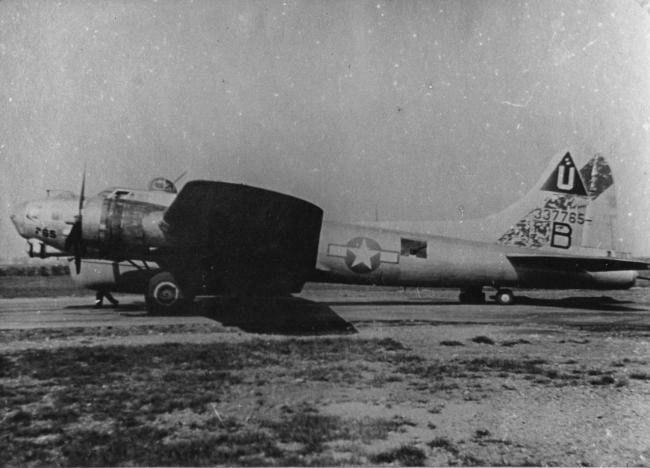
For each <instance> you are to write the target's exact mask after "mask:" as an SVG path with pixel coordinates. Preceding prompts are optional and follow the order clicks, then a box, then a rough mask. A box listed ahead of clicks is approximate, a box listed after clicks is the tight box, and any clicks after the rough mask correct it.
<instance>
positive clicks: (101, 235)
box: [83, 197, 167, 258]
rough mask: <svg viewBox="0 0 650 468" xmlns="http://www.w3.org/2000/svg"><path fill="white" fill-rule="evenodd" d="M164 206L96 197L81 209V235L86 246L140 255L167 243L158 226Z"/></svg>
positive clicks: (100, 250)
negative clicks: (82, 211)
mask: <svg viewBox="0 0 650 468" xmlns="http://www.w3.org/2000/svg"><path fill="white" fill-rule="evenodd" d="M164 212H165V207H163V206H159V205H154V204H151V203H142V202H138V201H132V200H124V199H121V198H111V197H108V198H104V199H101V198H96V199H93V200H89V201H88V203H87V205H86V207H85V208H84V223H83V238H84V241H85V243H86V246H87V247H90V248H95V249H98V250H99V252H100V255H101V253H102V252H110V253H111V254H112V255H120V254H122V255H124V256H125V257H126V258H142V257H141V256H146V255H147V253H148V252H149V250H150V249H151V248H159V247H164V246H165V245H167V239H166V238H165V234H164V233H163V231H162V230H161V229H160V224H161V222H162V220H163V214H164Z"/></svg>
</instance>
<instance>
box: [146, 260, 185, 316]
mask: <svg viewBox="0 0 650 468" xmlns="http://www.w3.org/2000/svg"><path fill="white" fill-rule="evenodd" d="M145 302H146V304H147V311H148V312H149V313H150V314H154V315H166V314H176V313H179V312H183V311H184V309H185V307H186V306H187V305H188V303H189V300H188V298H186V297H185V296H184V295H183V292H182V291H181V288H180V287H179V286H178V283H177V282H176V280H175V279H174V276H173V275H172V274H171V273H169V272H167V271H164V272H162V273H158V274H156V275H154V276H153V277H152V278H151V279H150V280H149V286H148V287H147V292H146V294H145Z"/></svg>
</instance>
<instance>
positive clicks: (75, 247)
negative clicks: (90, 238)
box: [65, 163, 86, 274]
mask: <svg viewBox="0 0 650 468" xmlns="http://www.w3.org/2000/svg"><path fill="white" fill-rule="evenodd" d="M85 195H86V164H85V163H84V171H83V176H82V178H81V192H80V193H79V207H78V211H77V215H76V216H75V220H74V224H73V225H72V229H71V230H70V234H68V237H67V238H66V239H65V249H66V250H67V251H68V252H72V254H73V255H74V266H75V270H76V272H77V274H79V272H80V271H81V257H82V255H84V253H85V250H86V249H85V246H84V240H83V225H82V222H83V214H82V210H83V206H84V198H85Z"/></svg>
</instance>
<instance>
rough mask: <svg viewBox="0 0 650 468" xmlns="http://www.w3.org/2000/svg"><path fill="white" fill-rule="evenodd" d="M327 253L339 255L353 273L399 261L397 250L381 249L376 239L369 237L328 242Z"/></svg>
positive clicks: (334, 255) (371, 269) (333, 255)
mask: <svg viewBox="0 0 650 468" xmlns="http://www.w3.org/2000/svg"><path fill="white" fill-rule="evenodd" d="M327 255H329V256H330V257H341V258H344V259H345V264H346V265H347V266H348V268H349V269H350V270H352V271H354V272H355V273H370V272H371V271H374V270H376V269H377V268H379V265H380V264H381V263H399V252H395V251H392V250H382V248H381V246H380V245H379V243H377V241H375V240H373V239H370V238H369V237H355V238H354V239H351V240H350V241H349V242H348V243H347V245H339V244H329V246H328V248H327Z"/></svg>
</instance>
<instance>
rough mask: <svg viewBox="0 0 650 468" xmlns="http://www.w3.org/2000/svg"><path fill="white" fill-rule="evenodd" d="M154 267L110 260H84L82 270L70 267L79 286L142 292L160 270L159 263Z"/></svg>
mask: <svg viewBox="0 0 650 468" xmlns="http://www.w3.org/2000/svg"><path fill="white" fill-rule="evenodd" d="M151 266H152V268H150V269H145V268H137V267H136V266H134V265H133V264H131V263H128V262H112V261H108V260H82V262H81V269H80V272H79V273H78V274H77V273H76V272H75V271H74V268H71V269H70V277H71V278H72V281H73V282H74V283H75V285H77V286H78V287H82V288H88V289H94V290H102V289H104V290H108V291H115V292H124V293H135V294H142V293H143V292H144V291H146V290H147V285H148V284H149V279H151V277H153V276H154V275H155V274H156V273H159V272H160V269H159V268H158V266H157V265H155V264H154V265H151Z"/></svg>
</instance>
